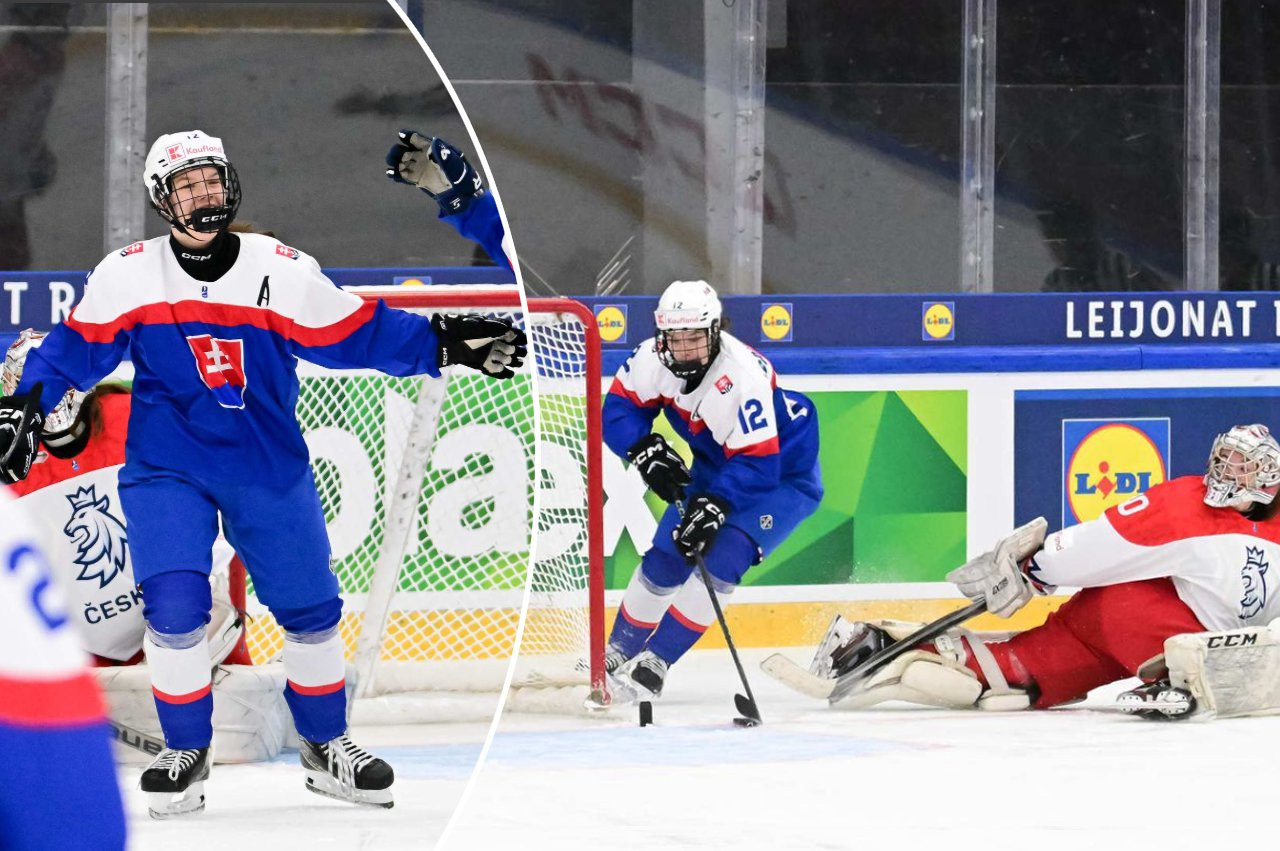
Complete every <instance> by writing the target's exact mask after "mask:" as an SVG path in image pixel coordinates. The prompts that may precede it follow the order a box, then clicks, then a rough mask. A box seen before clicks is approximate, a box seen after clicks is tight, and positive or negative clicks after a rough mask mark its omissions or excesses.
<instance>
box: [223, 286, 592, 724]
mask: <svg viewBox="0 0 1280 851" xmlns="http://www.w3.org/2000/svg"><path fill="white" fill-rule="evenodd" d="M357 292H359V293H360V294H361V296H362V297H364V298H367V299H376V298H381V299H383V300H385V301H386V302H387V303H388V304H389V305H390V306H392V307H396V308H400V309H404V310H411V311H414V312H420V313H436V312H444V313H463V312H476V313H483V314H485V315H492V316H502V317H507V318H512V319H514V320H516V321H517V322H518V323H519V324H520V325H521V326H522V327H524V328H525V330H526V332H527V333H528V335H529V337H530V357H529V358H528V359H527V361H526V365H525V367H524V368H523V369H522V370H521V371H520V373H519V374H517V376H516V377H515V378H513V379H511V380H509V381H498V380H494V379H490V378H486V377H485V376H482V375H480V374H479V373H477V372H475V371H472V370H468V369H465V368H455V369H451V370H447V371H446V376H445V378H443V379H433V378H430V377H425V376H423V377H412V378H395V377H389V376H386V375H383V374H381V373H378V372H374V371H362V370H348V371H335V370H326V369H323V368H319V367H313V366H311V365H310V364H305V363H300V364H299V373H298V374H299V380H300V385H301V390H300V395H299V399H298V405H297V415H298V420H299V422H300V423H301V424H302V430H303V435H304V437H305V438H306V441H307V445H308V448H309V449H310V451H311V456H312V470H313V473H314V474H315V478H316V484H317V488H318V490H319V492H320V498H321V502H322V503H323V506H324V511H325V520H326V523H327V526H328V531H329V539H330V543H331V546H332V549H333V556H332V557H333V568H334V571H335V573H336V574H337V576H338V579H339V583H340V586H341V590H342V595H343V600H344V615H343V620H342V624H341V630H342V634H343V637H344V639H345V641H346V645H347V655H348V660H349V661H351V662H352V663H353V664H354V665H355V667H356V671H357V675H358V680H359V685H358V687H357V694H359V695H360V696H362V697H363V696H368V697H377V696H383V695H399V694H407V693H421V692H486V693H492V692H495V691H498V690H500V689H501V688H502V685H503V682H504V679H505V676H506V673H507V666H508V662H509V660H510V658H511V655H512V652H513V650H514V646H515V640H516V635H517V626H518V624H519V620H520V613H521V605H522V602H523V598H524V592H525V585H526V581H528V583H529V585H530V599H529V608H528V617H527V620H526V626H525V629H524V633H523V642H522V646H521V651H520V660H519V663H518V666H517V669H516V672H515V676H514V679H513V685H514V686H516V687H517V688H533V689H550V688H554V689H557V690H561V691H563V690H565V688H566V687H571V690H580V691H581V693H582V694H583V695H585V694H586V693H587V690H588V688H590V689H601V688H602V687H603V684H604V670H603V667H604V663H603V656H604V650H603V647H604V641H603V628H604V627H603V618H602V611H603V556H602V553H601V543H600V541H601V521H600V507H601V501H602V500H601V495H600V494H601V483H600V446H601V441H600V386H601V384H600V350H599V334H598V330H597V327H596V323H595V319H594V316H593V315H592V314H591V312H590V311H589V310H588V309H587V308H585V307H584V306H583V305H581V304H579V303H577V302H574V301H571V300H568V299H530V300H529V314H528V316H525V315H524V314H523V313H522V311H521V307H520V303H519V297H518V294H517V292H516V291H515V289H514V288H512V287H454V286H447V287H446V286H435V287H418V286H399V287H383V288H376V289H375V288H360V289H359V290H357ZM535 380H536V388H535ZM535 403H536V410H535ZM539 434H540V435H541V438H540V440H539V439H538V435H539ZM535 449H536V450H537V453H536V455H535ZM538 460H540V466H539V464H538V463H537V461H538ZM534 487H537V488H538V489H539V497H540V499H539V504H540V508H539V511H538V516H537V517H535V516H534V508H533V506H534V499H533V497H534V492H533V488H534ZM535 523H536V526H537V530H538V538H537V552H536V554H535V557H534V559H533V565H532V571H530V538H531V534H530V533H531V530H532V528H533V525H534V524H535ZM248 591H249V599H248V605H247V608H248V610H249V613H250V616H251V617H250V624H249V629H248V646H249V652H250V655H251V657H252V658H253V660H254V661H255V662H263V661H267V660H270V659H273V658H275V657H276V656H277V655H278V654H279V653H280V651H281V650H282V648H283V645H284V636H283V632H282V631H281V629H280V628H279V626H278V625H277V624H276V623H275V622H274V620H272V619H271V617H270V615H269V613H268V612H267V611H266V609H265V607H263V606H261V605H260V604H258V603H257V602H256V600H255V599H254V598H253V596H252V582H249V583H248ZM357 711H359V707H358V706H357ZM396 711H397V712H399V711H401V710H396ZM397 720H399V719H397Z"/></svg>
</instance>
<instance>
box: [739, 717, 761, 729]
mask: <svg viewBox="0 0 1280 851" xmlns="http://www.w3.org/2000/svg"><path fill="white" fill-rule="evenodd" d="M733 723H734V725H735V726H737V727H759V726H760V722H759V721H757V720H756V719H754V718H734V719H733Z"/></svg>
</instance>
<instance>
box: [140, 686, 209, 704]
mask: <svg viewBox="0 0 1280 851" xmlns="http://www.w3.org/2000/svg"><path fill="white" fill-rule="evenodd" d="M212 689H213V686H212V685H207V686H205V687H204V688H202V689H197V690H195V691H189V692H187V693H186V694H166V693H165V692H162V691H160V689H158V688H156V687H155V686H152V687H151V691H152V693H153V694H154V695H155V696H156V697H158V698H159V699H160V700H163V701H164V702H165V703H195V702H196V701H197V700H199V699H200V698H202V697H204V696H205V695H206V694H208V693H209V692H210V690H212Z"/></svg>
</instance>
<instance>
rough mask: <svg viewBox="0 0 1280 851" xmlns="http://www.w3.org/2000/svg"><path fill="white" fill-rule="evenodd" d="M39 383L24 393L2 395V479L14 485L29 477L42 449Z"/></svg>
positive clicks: (42, 414) (0, 467) (0, 427)
mask: <svg viewBox="0 0 1280 851" xmlns="http://www.w3.org/2000/svg"><path fill="white" fill-rule="evenodd" d="M41 389H42V385H41V383H40V382H36V386H35V387H32V388H31V391H30V392H28V393H27V394H26V395H23V396H0V482H3V483H5V484H10V485H11V484H15V483H17V482H20V481H22V480H23V479H25V478H26V477H27V473H29V472H31V465H32V464H33V463H34V462H35V460H36V453H37V452H39V450H40V429H41V428H42V427H43V426H44V412H43V411H41V410H40V391H41Z"/></svg>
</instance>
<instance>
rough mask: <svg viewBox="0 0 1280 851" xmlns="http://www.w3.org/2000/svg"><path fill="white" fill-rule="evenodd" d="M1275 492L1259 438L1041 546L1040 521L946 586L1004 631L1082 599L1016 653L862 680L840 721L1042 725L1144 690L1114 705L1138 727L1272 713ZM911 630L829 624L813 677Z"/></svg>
mask: <svg viewBox="0 0 1280 851" xmlns="http://www.w3.org/2000/svg"><path fill="white" fill-rule="evenodd" d="M1277 490H1280V445H1277V443H1276V440H1275V438H1273V437H1272V436H1271V434H1270V432H1269V431H1268V430H1267V428H1266V426H1263V425H1247V426H1236V427H1235V428H1232V429H1231V430H1230V431H1228V432H1226V433H1225V434H1221V435H1218V437H1217V439H1215V440H1214V442H1213V447H1212V449H1211V451H1210V453H1209V464H1208V471H1207V472H1206V474H1205V475H1204V476H1203V477H1200V476H1182V477H1179V478H1176V479H1172V480H1171V481H1168V482H1165V483H1163V484H1159V485H1156V486H1155V487H1153V488H1151V489H1150V490H1148V491H1147V492H1146V493H1144V494H1141V495H1139V496H1137V497H1135V498H1133V499H1131V500H1129V501H1128V502H1125V503H1122V504H1121V505H1117V506H1115V507H1113V508H1110V509H1108V510H1107V511H1106V512H1105V513H1104V514H1102V515H1101V516H1100V517H1098V518H1097V519H1095V520H1091V521H1088V522H1086V523H1081V524H1079V525H1077V526H1071V527H1068V528H1066V529H1063V530H1061V531H1059V532H1055V533H1054V534H1052V535H1050V536H1048V538H1047V539H1046V538H1045V535H1044V533H1045V529H1046V525H1045V523H1044V520H1043V519H1042V518H1037V520H1036V521H1033V522H1032V523H1028V524H1027V525H1026V526H1023V527H1022V528H1021V529H1019V530H1017V531H1016V532H1014V533H1013V534H1012V535H1010V536H1009V537H1008V538H1005V539H1004V540H1002V541H1000V542H999V543H998V544H997V546H996V548H995V550H994V551H992V552H989V553H985V554H984V555H982V556H979V557H977V558H975V559H972V560H970V561H969V562H968V563H966V564H965V565H963V566H962V567H959V568H957V569H956V570H954V571H952V572H951V573H950V574H949V575H948V577H947V578H948V579H950V580H951V581H953V582H955V583H956V584H957V585H958V586H959V588H960V590H961V591H962V592H963V593H964V594H965V595H966V596H968V597H970V598H972V599H974V600H985V601H986V605H987V609H988V611H990V612H993V613H995V614H997V615H999V616H1001V617H1009V616H1010V615H1012V614H1013V613H1014V612H1016V611H1018V609H1020V608H1021V607H1022V606H1023V605H1025V604H1026V603H1027V602H1028V601H1029V600H1030V599H1031V598H1032V596H1033V595H1035V594H1037V593H1046V592H1049V591H1051V590H1053V588H1054V587H1055V586H1059V585H1065V586H1073V587H1080V588H1081V589H1082V590H1080V591H1079V592H1078V593H1076V594H1075V595H1074V596H1072V597H1071V599H1069V600H1068V601H1067V602H1066V603H1065V604H1064V605H1063V606H1062V607H1061V608H1060V609H1058V611H1057V612H1055V613H1053V614H1051V615H1050V616H1049V618H1048V620H1047V622H1046V623H1045V624H1044V625H1042V626H1039V627H1036V628H1034V629H1029V630H1026V631H1024V632H1020V633H1017V634H1014V635H1012V636H1011V637H1010V636H1009V635H1007V634H1006V635H1001V636H994V635H990V634H988V635H984V634H981V633H973V632H969V631H966V630H956V631H953V632H952V633H949V634H948V635H946V636H944V637H942V638H941V639H939V640H938V641H936V642H934V643H930V644H924V645H921V646H919V647H917V648H915V649H912V650H908V651H907V652H906V653H904V654H903V655H901V656H898V657H897V658H896V659H894V660H893V661H891V662H890V663H888V664H887V665H885V666H884V667H883V668H880V669H879V670H878V671H876V672H873V673H872V674H871V675H869V676H868V677H866V678H865V679H860V680H859V681H858V682H857V684H856V687H855V688H854V689H853V690H852V691H850V692H849V697H848V705H851V706H870V705H873V704H876V703H880V702H882V701H885V700H907V701H911V702H915V703H923V704H929V705H935V706H946V707H955V708H962V707H970V706H976V707H978V708H980V709H1022V708H1027V707H1031V708H1035V709H1045V708H1048V707H1052V706H1057V705H1059V704H1062V703H1066V702H1069V701H1073V700H1077V699H1079V698H1083V697H1084V696H1085V695H1086V694H1087V693H1088V692H1089V691H1090V690H1091V689H1094V688H1097V687H1098V686H1102V685H1106V684H1108V683H1113V682H1118V681H1120V680H1124V679H1126V678H1129V677H1133V676H1139V677H1141V678H1142V679H1143V680H1144V684H1143V685H1142V686H1140V687H1138V688H1136V689H1134V690H1132V691H1130V692H1126V693H1125V694H1122V695H1121V696H1120V698H1119V703H1120V706H1121V707H1122V708H1124V709H1127V710H1129V711H1132V712H1135V713H1136V714H1139V715H1142V716H1144V717H1178V716H1184V717H1185V716H1187V715H1189V714H1190V713H1191V712H1192V711H1193V710H1197V709H1201V710H1206V711H1207V712H1206V714H1208V713H1213V714H1216V715H1218V716H1224V715H1240V714H1255V713H1262V712H1268V711H1271V712H1274V711H1280V685H1278V684H1277V679H1276V677H1275V676H1274V675H1273V674H1266V673H1265V672H1266V671H1275V670H1276V668H1277V665H1280V655H1278V654H1280V646H1277V645H1280V635H1276V634H1275V633H1273V631H1272V630H1271V629H1268V628H1267V627H1266V626H1265V625H1266V624H1268V623H1269V622H1271V621H1273V620H1275V619H1276V618H1277V617H1278V616H1280V602H1278V599H1280V598H1278V597H1277V595H1274V594H1270V593H1269V589H1268V576H1267V574H1268V573H1269V571H1270V566H1271V565H1272V564H1274V563H1276V561H1277V558H1280V516H1278V515H1277V508H1280V503H1277V502H1275V495H1276V492H1277ZM917 626H919V625H918V624H908V623H901V622H891V621H880V622H875V623H847V622H843V621H841V620H840V619H839V618H837V622H836V623H835V624H833V627H832V629H831V630H830V631H829V632H828V635H827V638H826V639H825V640H824V642H823V643H822V644H821V645H819V651H818V655H817V657H816V658H815V660H814V665H813V668H812V669H811V670H812V671H813V672H814V673H816V674H818V675H820V676H831V677H838V676H839V675H840V674H842V673H845V672H847V671H849V670H851V669H852V668H853V667H854V666H855V665H857V664H859V663H860V662H861V661H863V660H864V659H865V658H867V657H868V656H869V655H870V654H871V653H873V652H875V651H877V650H879V649H880V648H881V647H883V646H885V645H886V644H887V643H889V642H892V641H893V640H896V639H901V638H904V637H905V636H906V635H908V634H910V633H911V632H914V631H915V628H916V627H917ZM1240 648H1246V649H1247V650H1248V651H1250V652H1252V653H1254V654H1255V656H1256V658H1254V659H1253V660H1252V661H1251V664H1244V663H1243V662H1242V661H1241V660H1242V657H1239V656H1235V655H1234V654H1236V653H1237V652H1238V651H1239V649H1240ZM1162 654H1163V655H1162ZM1232 660H1235V661H1234V664H1233V663H1232ZM766 669H767V668H766ZM1250 671H1252V673H1250Z"/></svg>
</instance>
